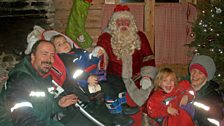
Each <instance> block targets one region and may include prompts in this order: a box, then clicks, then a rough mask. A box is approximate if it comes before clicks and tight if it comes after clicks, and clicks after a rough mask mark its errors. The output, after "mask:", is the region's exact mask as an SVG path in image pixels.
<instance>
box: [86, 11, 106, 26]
mask: <svg viewBox="0 0 224 126" xmlns="http://www.w3.org/2000/svg"><path fill="white" fill-rule="evenodd" d="M101 20H102V10H89V13H88V16H87V20H86V28H101Z"/></svg>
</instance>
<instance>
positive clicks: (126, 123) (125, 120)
mask: <svg viewBox="0 0 224 126" xmlns="http://www.w3.org/2000/svg"><path fill="white" fill-rule="evenodd" d="M105 101H106V102H105V104H106V106H107V108H108V110H109V112H110V113H111V114H112V116H113V124H114V125H115V126H130V125H131V124H133V123H134V121H133V120H132V118H131V117H129V116H127V115H124V114H123V113H122V107H121V104H120V102H119V101H118V99H116V100H110V99H108V98H106V99H105Z"/></svg>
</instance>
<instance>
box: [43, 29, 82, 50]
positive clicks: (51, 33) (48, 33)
mask: <svg viewBox="0 0 224 126" xmlns="http://www.w3.org/2000/svg"><path fill="white" fill-rule="evenodd" d="M58 34H60V35H62V36H64V37H65V39H66V41H67V42H68V43H69V44H70V45H71V47H74V46H75V48H80V47H79V46H78V45H77V44H76V43H75V42H74V41H73V40H72V39H71V38H69V37H68V36H66V35H65V34H63V33H60V32H57V31H55V30H46V31H44V32H43V34H42V38H43V39H45V40H48V41H50V40H51V38H52V37H53V36H55V35H58Z"/></svg>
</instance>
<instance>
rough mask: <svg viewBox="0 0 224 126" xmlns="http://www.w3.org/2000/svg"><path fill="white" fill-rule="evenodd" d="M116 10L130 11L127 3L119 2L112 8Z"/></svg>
mask: <svg viewBox="0 0 224 126" xmlns="http://www.w3.org/2000/svg"><path fill="white" fill-rule="evenodd" d="M118 11H130V8H129V7H128V6H127V5H120V4H118V5H117V6H116V7H115V8H114V12H118Z"/></svg>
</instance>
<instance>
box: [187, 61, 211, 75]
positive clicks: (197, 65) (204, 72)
mask: <svg viewBox="0 0 224 126" xmlns="http://www.w3.org/2000/svg"><path fill="white" fill-rule="evenodd" d="M192 69H198V70H200V71H201V72H202V73H203V74H205V76H206V77H208V73H207V71H206V69H205V68H204V67H203V66H202V65H200V64H192V65H191V66H190V71H191V70H192Z"/></svg>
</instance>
